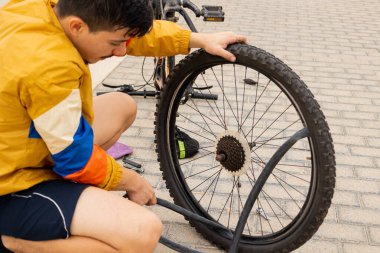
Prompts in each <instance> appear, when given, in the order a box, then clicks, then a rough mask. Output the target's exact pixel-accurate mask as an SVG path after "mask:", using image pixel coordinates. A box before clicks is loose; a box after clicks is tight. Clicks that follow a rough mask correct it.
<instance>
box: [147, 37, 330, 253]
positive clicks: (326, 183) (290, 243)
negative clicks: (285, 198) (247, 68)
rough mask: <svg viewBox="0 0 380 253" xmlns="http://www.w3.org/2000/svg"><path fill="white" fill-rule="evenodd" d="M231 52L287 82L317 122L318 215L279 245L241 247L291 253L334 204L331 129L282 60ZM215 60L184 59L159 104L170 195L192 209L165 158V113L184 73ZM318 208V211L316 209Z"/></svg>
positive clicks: (211, 236)
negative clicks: (180, 193)
mask: <svg viewBox="0 0 380 253" xmlns="http://www.w3.org/2000/svg"><path fill="white" fill-rule="evenodd" d="M228 50H229V51H230V52H232V53H233V54H234V55H235V56H236V57H237V59H238V60H239V58H249V59H251V60H252V61H253V62H255V63H256V64H257V65H258V68H259V69H261V70H262V71H263V72H266V73H269V75H270V76H275V77H276V78H277V79H283V80H286V82H287V84H288V85H289V87H288V89H289V90H292V91H293V92H294V93H295V94H297V95H293V96H294V97H295V96H297V98H299V99H300V100H301V101H302V104H303V105H305V106H304V107H302V108H300V109H301V110H304V112H303V114H308V115H312V117H311V118H310V119H309V120H312V121H313V122H309V123H308V125H309V128H311V127H312V128H313V129H312V130H311V132H312V133H313V134H315V136H314V138H313V140H314V141H317V142H318V143H316V144H315V146H317V147H318V150H317V152H319V154H320V159H321V161H320V162H319V163H320V164H323V167H321V166H319V169H318V177H323V180H319V179H318V180H317V184H320V185H318V186H317V192H316V194H315V195H316V196H315V197H314V203H313V204H312V205H313V207H312V208H311V209H313V210H311V212H313V211H314V213H312V214H309V215H307V216H306V219H307V220H308V221H307V222H304V223H303V224H302V226H301V227H300V228H298V229H297V231H296V232H297V233H296V234H292V235H290V236H289V237H287V238H285V239H283V240H281V241H280V242H276V244H275V245H273V244H270V245H267V244H264V245H252V244H244V245H241V244H240V245H239V252H243V253H250V252H261V253H265V252H268V253H269V252H278V253H284V252H290V251H292V250H294V249H296V248H298V247H300V246H301V245H303V244H304V243H305V242H306V241H308V240H309V239H310V238H311V237H312V236H313V235H314V234H315V232H316V231H317V230H318V228H319V226H320V225H321V224H322V222H323V220H324V218H325V216H326V215H327V212H328V209H329V207H330V205H331V199H332V196H333V193H334V187H335V158H334V147H333V145H332V138H331V134H330V131H329V127H328V125H327V124H326V120H325V116H324V115H323V113H322V111H321V110H320V106H319V104H318V103H317V102H316V101H315V99H314V96H313V95H312V93H311V92H310V90H309V89H308V88H307V86H306V85H305V83H304V82H303V81H302V80H301V79H300V77H299V76H298V75H297V74H295V73H294V72H293V71H292V69H291V68H289V67H288V66H287V65H285V64H284V63H283V62H282V61H281V60H279V59H278V58H276V57H275V56H273V55H271V54H270V53H267V52H266V51H264V50H262V49H259V48H256V47H253V46H249V45H244V44H235V45H231V46H229V47H228ZM214 58H215V56H211V55H208V54H207V53H206V52H205V51H204V50H202V49H201V50H197V51H195V52H193V53H192V54H190V55H188V56H187V57H186V58H184V59H183V60H181V61H180V62H179V63H178V64H177V65H176V66H175V67H174V68H173V70H172V71H171V73H170V74H169V76H168V79H167V82H166V83H165V85H164V87H163V90H162V92H161V93H160V95H159V99H158V100H157V101H158V102H157V104H156V113H155V121H154V124H155V131H154V133H155V143H156V152H157V154H158V162H159V163H160V170H161V171H162V173H163V178H164V180H165V181H166V185H167V188H168V189H169V192H170V195H171V197H172V198H173V199H174V202H175V203H176V204H178V205H180V206H183V207H185V208H189V206H188V205H187V204H186V200H183V199H180V198H177V194H176V192H177V191H178V189H177V186H176V182H175V181H173V180H174V179H173V175H172V174H173V172H172V171H171V170H170V169H169V165H168V164H169V163H168V162H167V159H168V157H167V156H166V155H165V152H164V150H163V148H164V146H165V145H166V143H165V138H164V136H165V131H166V127H167V126H166V119H167V117H168V115H167V112H166V111H164V108H166V107H168V105H167V103H169V102H170V100H171V97H170V96H171V95H172V94H173V90H174V89H175V88H176V87H174V86H176V84H177V85H178V83H179V82H180V81H181V80H180V78H181V76H182V75H181V73H182V71H183V70H186V69H189V68H192V67H193V66H196V65H197V64H198V63H199V62H202V61H207V60H208V59H214ZM321 184H322V185H321ZM315 208H316V209H317V210H314V209H315ZM190 224H191V225H192V226H194V227H195V228H196V230H197V231H198V232H199V233H200V234H202V235H203V236H204V237H205V238H206V239H208V240H209V241H211V242H213V243H214V244H216V245H217V246H218V247H221V248H224V249H227V250H228V245H229V243H228V242H229V240H227V239H225V240H222V239H221V238H220V236H219V235H217V234H215V232H213V231H210V229H209V228H207V226H204V225H203V224H200V223H197V222H192V221H190Z"/></svg>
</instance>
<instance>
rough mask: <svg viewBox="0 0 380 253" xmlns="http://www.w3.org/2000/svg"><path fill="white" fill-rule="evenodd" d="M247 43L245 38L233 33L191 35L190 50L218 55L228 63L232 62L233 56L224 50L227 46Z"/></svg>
mask: <svg viewBox="0 0 380 253" xmlns="http://www.w3.org/2000/svg"><path fill="white" fill-rule="evenodd" d="M237 42H240V43H247V37H245V36H243V35H237V34H235V33H233V32H218V33H191V35H190V42H189V47H190V48H203V49H205V50H206V52H207V53H209V54H213V55H218V56H221V57H223V58H225V59H226V60H228V61H231V62H234V61H235V60H236V58H235V56H234V55H233V54H231V53H230V52H228V51H227V50H225V48H226V47H227V46H228V45H229V44H233V43H237Z"/></svg>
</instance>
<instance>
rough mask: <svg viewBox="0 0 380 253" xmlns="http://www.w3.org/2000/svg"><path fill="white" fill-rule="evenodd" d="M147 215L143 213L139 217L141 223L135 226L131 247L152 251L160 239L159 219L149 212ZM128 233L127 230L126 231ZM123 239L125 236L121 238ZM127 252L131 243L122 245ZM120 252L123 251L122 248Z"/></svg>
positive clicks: (160, 224)
mask: <svg viewBox="0 0 380 253" xmlns="http://www.w3.org/2000/svg"><path fill="white" fill-rule="evenodd" d="M148 213H149V214H148V215H145V214H144V215H143V216H142V217H141V218H142V219H141V224H140V226H139V227H138V228H136V230H135V231H136V232H135V234H134V235H133V236H132V237H133V238H131V239H132V241H133V244H134V246H133V248H134V249H135V250H136V251H139V252H152V251H153V250H154V249H155V248H156V246H157V243H158V240H159V239H160V236H161V234H162V223H161V220H160V219H159V218H158V217H157V216H156V215H155V214H154V213H151V212H148ZM127 233H128V234H129V232H127ZM129 235H130V234H129ZM121 239H122V240H123V241H125V237H124V238H121ZM123 246H124V247H125V249H126V251H127V252H130V249H131V245H127V244H125V245H123ZM121 252H124V251H123V249H122V250H121Z"/></svg>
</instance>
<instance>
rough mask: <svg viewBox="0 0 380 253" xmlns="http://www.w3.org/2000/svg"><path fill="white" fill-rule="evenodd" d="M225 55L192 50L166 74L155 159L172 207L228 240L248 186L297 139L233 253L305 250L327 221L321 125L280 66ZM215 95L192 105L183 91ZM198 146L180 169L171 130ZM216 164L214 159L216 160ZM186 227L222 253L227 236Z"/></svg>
mask: <svg viewBox="0 0 380 253" xmlns="http://www.w3.org/2000/svg"><path fill="white" fill-rule="evenodd" d="M228 50H229V51H230V52H232V53H233V54H234V55H235V56H236V62H235V63H231V62H228V61H226V60H224V59H222V58H220V57H216V56H212V55H209V54H207V53H206V52H205V51H203V50H198V51H196V52H194V53H192V54H191V55H189V56H188V57H186V58H185V59H183V60H182V61H181V62H179V64H178V65H177V66H176V67H175V68H174V69H173V71H172V72H171V73H170V75H169V78H168V80H167V83H166V84H165V86H164V89H163V91H162V93H161V94H160V100H159V102H158V104H157V111H156V121H155V124H156V130H155V133H156V140H155V141H156V147H157V148H156V151H157V153H158V161H159V162H160V169H161V170H162V172H163V177H164V179H165V181H166V185H167V188H168V189H169V191H170V194H171V196H172V197H173V199H174V202H175V203H176V204H177V205H180V206H182V207H184V208H187V209H189V210H191V211H193V212H195V213H197V214H200V215H202V216H204V217H206V218H208V219H211V220H214V221H217V222H218V223H220V224H222V225H224V226H225V227H226V228H227V229H229V230H231V231H234V229H235V228H236V224H237V222H238V219H239V217H240V214H241V211H242V209H243V206H244V204H245V202H246V200H247V196H248V194H249V193H250V191H251V189H252V187H253V185H254V184H255V181H256V180H257V178H258V177H259V176H260V174H261V173H262V171H263V168H264V167H265V165H266V163H267V161H268V160H269V159H270V158H271V157H272V155H273V154H274V152H276V150H277V149H278V147H279V146H280V145H281V144H283V143H284V142H285V141H286V140H287V139H288V138H289V137H290V136H292V135H293V134H294V133H295V132H297V131H298V130H300V129H303V128H307V129H308V130H309V133H310V135H309V137H307V138H304V139H301V140H300V141H298V142H297V143H296V144H295V145H294V146H293V147H292V148H291V149H290V150H289V151H288V152H287V153H286V155H285V156H284V157H283V158H282V159H281V161H280V162H279V163H278V164H277V166H276V167H275V169H274V170H273V172H272V173H271V175H270V177H269V178H268V180H267V181H266V183H265V185H264V187H263V188H262V189H261V192H260V194H259V197H258V199H257V200H256V202H255V204H254V206H253V208H252V210H251V212H250V214H249V217H248V220H247V222H246V224H245V228H244V231H243V235H242V237H241V239H240V242H239V252H288V251H291V250H294V249H295V248H297V247H299V246H300V245H302V244H303V243H305V242H306V241H307V240H308V239H310V238H311V236H312V235H313V234H314V233H315V232H316V231H317V229H318V227H319V226H320V225H321V223H322V221H323V219H324V217H325V216H326V214H327V211H328V208H329V206H330V204H331V199H332V196H333V189H334V185H335V158H334V148H333V144H332V139H331V135H330V133H329V128H328V125H327V123H326V121H325V117H324V115H323V113H322V111H321V110H320V108H319V105H318V103H317V102H316V101H315V100H314V98H313V95H312V94H311V92H310V91H309V90H308V89H307V87H306V85H305V84H304V83H303V82H302V81H301V80H300V78H299V77H298V76H297V75H296V74H295V73H294V72H293V71H292V70H291V69H290V68H289V67H288V66H286V65H285V64H284V63H283V62H281V61H280V60H279V59H277V58H275V57H274V56H272V55H270V54H269V53H267V52H265V51H263V50H260V49H258V48H255V47H253V46H249V45H241V44H235V45H231V46H229V47H228ZM189 86H192V87H193V88H202V87H208V88H210V87H211V88H210V89H208V90H202V89H200V93H203V94H205V95H209V94H214V95H218V100H202V99H193V98H192V97H191V96H189V94H187V91H188V90H189V89H188V87H189ZM175 127H178V128H179V129H181V130H182V131H184V132H186V133H187V134H189V135H190V136H191V137H192V138H196V139H197V140H198V142H199V144H200V151H199V153H198V154H197V155H195V156H194V157H192V158H188V159H178V158H177V153H176V146H175V145H176V141H175V135H174V129H175ZM221 157H222V159H221ZM190 223H191V224H192V225H193V226H194V227H195V228H196V229H197V231H198V232H200V233H201V234H202V235H204V236H205V237H206V238H207V239H208V240H210V241H212V242H214V243H215V244H216V245H218V246H220V247H222V248H224V249H228V247H229V245H230V243H231V236H230V235H227V234H226V233H225V232H223V231H220V230H217V229H213V228H211V227H209V226H206V225H204V224H202V223H198V222H194V221H190Z"/></svg>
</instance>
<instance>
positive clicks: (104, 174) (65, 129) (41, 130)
mask: <svg viewBox="0 0 380 253" xmlns="http://www.w3.org/2000/svg"><path fill="white" fill-rule="evenodd" d="M45 73H49V75H43V76H39V77H38V78H37V77H36V80H37V81H36V80H34V81H32V80H29V83H28V84H26V85H25V86H26V88H25V90H24V92H23V96H22V100H23V103H24V106H25V107H26V110H27V113H28V115H29V116H30V118H31V120H32V121H31V125H30V129H29V138H34V139H42V141H43V142H44V143H45V144H46V147H47V148H48V150H49V152H50V154H51V157H52V159H53V161H54V166H53V170H54V171H55V172H56V173H57V174H58V175H60V176H62V177H63V178H65V179H67V180H71V181H75V182H80V183H85V184H91V185H95V186H98V187H101V188H104V189H112V188H114V187H115V186H116V185H117V184H118V183H119V181H120V179H121V174H122V169H121V166H120V165H119V164H118V163H117V162H116V161H115V160H114V159H113V158H112V157H110V156H108V155H107V153H106V152H105V151H104V150H102V149H101V148H100V147H99V146H97V145H96V144H94V134H93V130H92V127H91V125H90V124H89V122H88V120H87V119H86V118H85V117H84V116H83V114H82V101H81V93H80V90H79V83H80V76H81V71H80V70H79V68H77V69H76V68H75V66H74V67H73V66H59V67H58V68H54V64H52V65H51V66H49V67H47V69H45Z"/></svg>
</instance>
